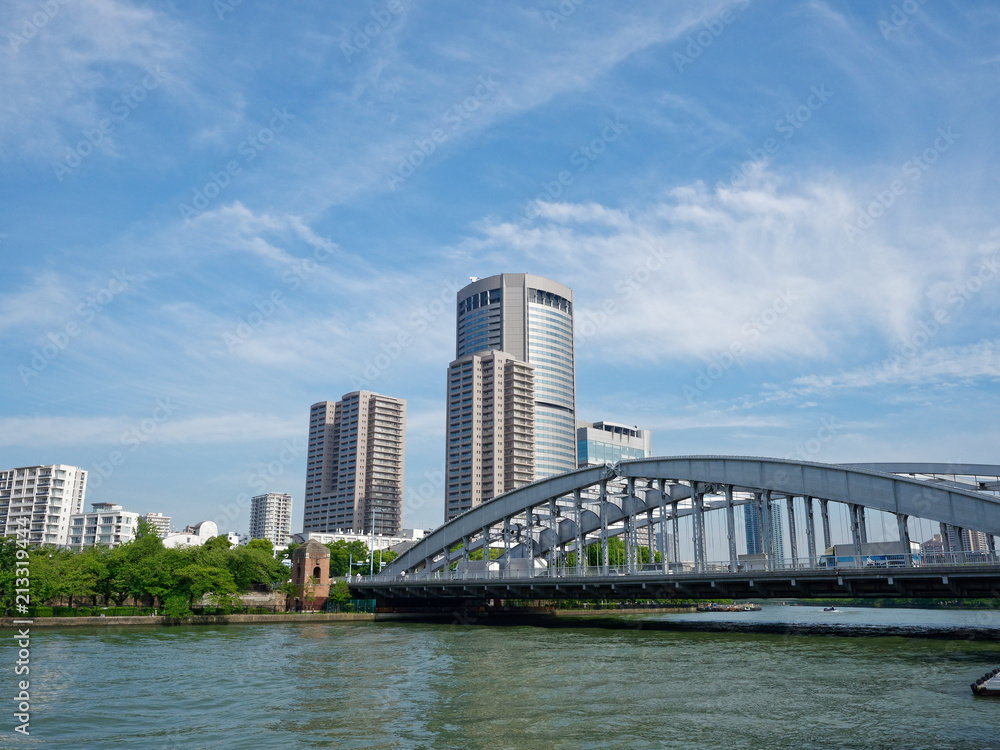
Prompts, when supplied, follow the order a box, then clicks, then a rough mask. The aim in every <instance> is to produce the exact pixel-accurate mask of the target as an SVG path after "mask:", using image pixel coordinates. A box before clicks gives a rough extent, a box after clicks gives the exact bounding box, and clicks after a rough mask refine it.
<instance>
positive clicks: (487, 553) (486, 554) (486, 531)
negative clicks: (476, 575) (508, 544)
mask: <svg viewBox="0 0 1000 750" xmlns="http://www.w3.org/2000/svg"><path fill="white" fill-rule="evenodd" d="M492 558H493V555H492V554H491V550H490V528H489V526H483V570H485V571H486V572H485V573H484V575H485V576H486V577H487V578H489V577H490V560H491V559H492Z"/></svg>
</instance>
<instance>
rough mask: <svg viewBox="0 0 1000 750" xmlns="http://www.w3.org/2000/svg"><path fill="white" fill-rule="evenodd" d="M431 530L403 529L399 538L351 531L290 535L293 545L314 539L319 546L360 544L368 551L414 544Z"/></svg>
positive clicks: (311, 532)
mask: <svg viewBox="0 0 1000 750" xmlns="http://www.w3.org/2000/svg"><path fill="white" fill-rule="evenodd" d="M430 531H431V530H424V529H403V533H402V534H400V535H399V536H391V535H389V534H375V536H374V538H373V537H372V535H371V534H359V533H355V532H353V531H331V532H325V531H303V532H302V533H299V534H293V535H292V542H293V543H295V544H305V543H306V542H308V541H309V540H310V539H315V540H316V541H317V542H319V543H320V544H333V543H334V542H361V543H363V544H364V545H365V546H366V547H368V548H369V549H389V548H390V547H394V546H396V545H397V544H402V543H403V542H416V541H419V540H421V539H423V538H424V537H425V536H426V535H427V534H429V533H430Z"/></svg>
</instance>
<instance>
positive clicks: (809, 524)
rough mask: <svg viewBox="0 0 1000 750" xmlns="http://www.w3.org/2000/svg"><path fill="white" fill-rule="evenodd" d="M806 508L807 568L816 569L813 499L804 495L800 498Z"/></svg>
mask: <svg viewBox="0 0 1000 750" xmlns="http://www.w3.org/2000/svg"><path fill="white" fill-rule="evenodd" d="M802 502H803V503H805V506H806V545H807V546H808V547H809V549H808V553H809V567H810V568H815V567H816V522H815V520H814V519H813V499H812V498H811V497H809V496H808V495H806V496H805V497H803V498H802Z"/></svg>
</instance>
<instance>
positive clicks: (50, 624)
mask: <svg viewBox="0 0 1000 750" xmlns="http://www.w3.org/2000/svg"><path fill="white" fill-rule="evenodd" d="M18 619H19V620H21V622H23V621H24V618H18ZM374 619H375V615H372V614H369V613H366V612H338V613H333V612H312V613H301V612H288V613H285V614H278V615H197V616H195V617H185V618H183V619H174V618H171V617H148V616H147V617H36V618H34V619H33V620H32V623H31V625H30V627H33V628H77V627H87V628H94V627H97V628H101V627H132V626H141V625H241V624H262V623H270V622H344V621H357V622H372V621H374ZM14 627H22V628H23V627H25V626H24V625H18V626H15V625H14V618H12V617H0V628H2V629H7V628H14Z"/></svg>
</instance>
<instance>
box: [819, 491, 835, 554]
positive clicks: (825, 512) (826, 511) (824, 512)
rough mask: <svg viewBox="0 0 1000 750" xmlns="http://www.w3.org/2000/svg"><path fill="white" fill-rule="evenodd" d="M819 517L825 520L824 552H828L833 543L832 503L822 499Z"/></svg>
mask: <svg viewBox="0 0 1000 750" xmlns="http://www.w3.org/2000/svg"><path fill="white" fill-rule="evenodd" d="M819 515H820V518H821V519H822V520H823V551H824V552H826V551H827V550H828V549H830V547H832V546H833V543H832V542H831V541H830V501H829V500H825V499H823V498H820V501H819Z"/></svg>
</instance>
